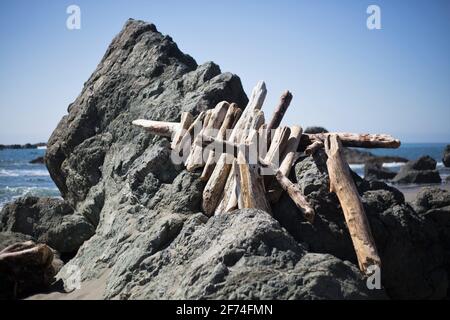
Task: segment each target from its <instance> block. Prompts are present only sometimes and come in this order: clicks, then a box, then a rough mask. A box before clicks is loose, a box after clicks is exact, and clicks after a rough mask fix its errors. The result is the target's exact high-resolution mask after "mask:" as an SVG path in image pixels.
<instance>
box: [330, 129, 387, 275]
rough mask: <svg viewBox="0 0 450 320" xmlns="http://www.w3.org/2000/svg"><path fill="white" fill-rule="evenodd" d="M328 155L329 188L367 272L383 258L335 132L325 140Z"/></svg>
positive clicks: (361, 263)
mask: <svg viewBox="0 0 450 320" xmlns="http://www.w3.org/2000/svg"><path fill="white" fill-rule="evenodd" d="M325 152H326V154H327V156H328V160H327V167H328V175H329V177H330V191H331V192H334V193H336V195H337V197H338V199H339V202H340V204H341V207H342V211H343V212H344V216H345V221H346V222H347V227H348V230H349V232H350V236H351V238H352V241H353V246H354V248H355V252H356V257H357V258H358V264H359V268H360V269H361V271H363V272H364V273H367V271H368V268H369V267H370V266H372V265H376V266H380V265H381V260H380V257H379V255H378V251H377V247H376V245H375V241H374V239H373V236H372V232H371V230H370V225H369V221H368V219H367V216H366V213H365V212H364V206H363V204H362V201H361V197H360V196H359V193H358V190H357V189H356V186H355V183H354V181H353V178H352V176H351V174H350V170H349V166H348V164H347V162H346V161H345V160H344V157H343V155H342V143H341V141H340V138H339V136H338V135H336V134H330V135H328V136H327V139H326V140H325Z"/></svg>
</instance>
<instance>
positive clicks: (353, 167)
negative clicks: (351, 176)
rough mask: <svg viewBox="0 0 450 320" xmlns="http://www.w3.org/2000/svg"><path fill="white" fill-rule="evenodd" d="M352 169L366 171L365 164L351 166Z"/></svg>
mask: <svg viewBox="0 0 450 320" xmlns="http://www.w3.org/2000/svg"><path fill="white" fill-rule="evenodd" d="M350 169H352V170H358V169H364V164H350Z"/></svg>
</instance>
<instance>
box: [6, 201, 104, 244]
mask: <svg viewBox="0 0 450 320" xmlns="http://www.w3.org/2000/svg"><path fill="white" fill-rule="evenodd" d="M0 231H2V232H5V231H10V232H15V233H22V234H25V235H28V236H30V237H32V238H33V239H35V240H36V241H38V242H40V243H46V244H48V245H49V246H50V247H52V248H54V249H56V250H57V251H59V252H60V253H72V252H76V251H77V250H78V248H79V247H80V246H81V245H82V244H83V242H84V241H86V240H87V239H89V238H90V237H91V236H92V235H93V234H94V231H95V229H94V226H93V225H92V224H91V223H90V222H89V221H88V220H87V219H86V218H85V217H84V216H82V215H80V214H76V213H74V212H73V209H72V207H71V206H70V205H68V204H67V203H66V202H65V201H63V200H61V199H52V198H37V197H26V198H20V199H18V200H16V201H14V202H12V203H9V204H7V205H6V206H5V207H3V209H2V211H1V212H0Z"/></svg>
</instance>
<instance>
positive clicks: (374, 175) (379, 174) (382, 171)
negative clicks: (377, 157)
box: [364, 161, 396, 180]
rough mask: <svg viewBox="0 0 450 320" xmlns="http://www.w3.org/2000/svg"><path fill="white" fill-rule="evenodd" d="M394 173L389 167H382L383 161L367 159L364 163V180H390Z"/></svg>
mask: <svg viewBox="0 0 450 320" xmlns="http://www.w3.org/2000/svg"><path fill="white" fill-rule="evenodd" d="M395 175H396V173H395V172H392V171H391V170H389V169H386V168H383V163H380V162H373V161H368V162H366V163H365V165H364V179H366V180H390V179H392V178H394V177H395Z"/></svg>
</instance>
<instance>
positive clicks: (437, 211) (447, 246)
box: [413, 187, 450, 293]
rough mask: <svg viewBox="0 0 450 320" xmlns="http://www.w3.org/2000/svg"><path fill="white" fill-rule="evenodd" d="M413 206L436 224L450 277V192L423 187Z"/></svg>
mask: <svg viewBox="0 0 450 320" xmlns="http://www.w3.org/2000/svg"><path fill="white" fill-rule="evenodd" d="M413 206H414V208H415V210H416V211H417V212H418V213H419V214H420V215H421V216H423V217H424V218H425V219H426V220H427V221H430V222H432V223H434V224H435V226H436V229H437V230H438V237H439V240H440V243H441V244H442V246H443V247H444V253H445V254H444V261H445V265H446V269H447V274H448V276H449V278H450V192H449V191H447V190H443V189H439V188H430V187H428V188H423V189H422V190H421V191H419V193H418V194H417V197H416V200H415V201H414V203H413ZM449 291H450V290H449ZM449 293H450V292H449Z"/></svg>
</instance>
